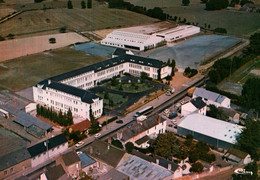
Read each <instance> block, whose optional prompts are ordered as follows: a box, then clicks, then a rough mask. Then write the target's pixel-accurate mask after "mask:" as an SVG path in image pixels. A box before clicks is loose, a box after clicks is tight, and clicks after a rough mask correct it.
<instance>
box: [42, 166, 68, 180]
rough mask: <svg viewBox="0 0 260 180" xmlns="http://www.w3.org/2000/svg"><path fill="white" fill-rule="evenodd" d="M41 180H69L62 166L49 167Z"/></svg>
mask: <svg viewBox="0 0 260 180" xmlns="http://www.w3.org/2000/svg"><path fill="white" fill-rule="evenodd" d="M39 179H40V180H69V179H70V178H69V177H68V176H67V174H66V172H65V170H64V169H63V167H62V165H60V164H59V165H57V166H54V167H48V168H47V169H46V171H45V172H44V173H42V174H41V176H40V178H39Z"/></svg>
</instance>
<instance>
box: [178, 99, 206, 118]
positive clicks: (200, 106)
mask: <svg viewBox="0 0 260 180" xmlns="http://www.w3.org/2000/svg"><path fill="white" fill-rule="evenodd" d="M194 112H197V113H199V114H202V115H206V112H207V105H206V104H205V103H204V102H203V101H202V99H201V97H197V98H195V99H192V100H191V101H190V102H188V103H186V104H184V105H182V106H181V116H187V115H188V114H191V113H194Z"/></svg>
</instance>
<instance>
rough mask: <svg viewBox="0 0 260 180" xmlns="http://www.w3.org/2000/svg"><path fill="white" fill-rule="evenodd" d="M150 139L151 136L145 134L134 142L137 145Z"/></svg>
mask: <svg viewBox="0 0 260 180" xmlns="http://www.w3.org/2000/svg"><path fill="white" fill-rule="evenodd" d="M150 139H151V138H149V136H147V135H145V136H144V137H142V138H140V139H138V140H136V141H135V143H136V144H138V145H141V144H143V143H145V142H147V141H149V140H150Z"/></svg>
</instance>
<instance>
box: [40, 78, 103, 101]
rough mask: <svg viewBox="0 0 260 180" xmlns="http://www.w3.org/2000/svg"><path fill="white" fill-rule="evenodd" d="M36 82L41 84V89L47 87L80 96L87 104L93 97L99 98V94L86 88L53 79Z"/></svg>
mask: <svg viewBox="0 0 260 180" xmlns="http://www.w3.org/2000/svg"><path fill="white" fill-rule="evenodd" d="M38 84H40V85H43V89H46V87H48V88H52V89H55V90H58V91H61V92H64V93H67V94H70V95H74V96H77V97H79V98H81V101H82V102H86V103H88V104H91V103H93V99H97V98H98V99H101V98H100V97H99V96H97V95H95V94H93V93H91V92H89V91H87V90H83V89H80V88H76V87H73V86H69V85H66V84H63V83H59V82H55V81H50V83H48V80H44V81H41V82H39V83H38Z"/></svg>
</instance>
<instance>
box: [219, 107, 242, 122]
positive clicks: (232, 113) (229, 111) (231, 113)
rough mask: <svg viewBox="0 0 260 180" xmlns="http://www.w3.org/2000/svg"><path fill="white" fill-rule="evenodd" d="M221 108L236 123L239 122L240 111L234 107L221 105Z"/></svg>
mask: <svg viewBox="0 0 260 180" xmlns="http://www.w3.org/2000/svg"><path fill="white" fill-rule="evenodd" d="M219 110H220V111H221V112H222V113H223V114H224V115H225V116H226V117H227V118H228V120H229V121H231V122H234V123H236V124H238V123H239V117H240V115H239V113H238V112H236V111H235V110H233V109H229V108H224V107H220V108H219Z"/></svg>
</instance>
